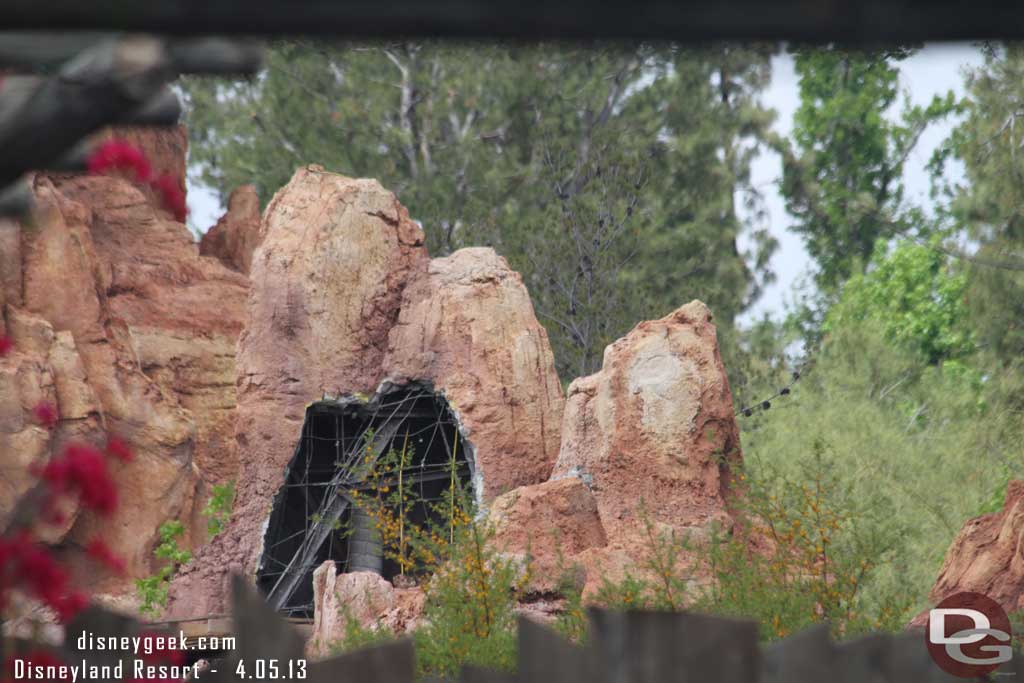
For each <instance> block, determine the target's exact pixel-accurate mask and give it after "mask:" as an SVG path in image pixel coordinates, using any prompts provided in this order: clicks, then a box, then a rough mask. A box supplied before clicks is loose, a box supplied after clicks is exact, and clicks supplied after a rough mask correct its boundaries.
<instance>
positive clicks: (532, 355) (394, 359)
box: [384, 248, 563, 502]
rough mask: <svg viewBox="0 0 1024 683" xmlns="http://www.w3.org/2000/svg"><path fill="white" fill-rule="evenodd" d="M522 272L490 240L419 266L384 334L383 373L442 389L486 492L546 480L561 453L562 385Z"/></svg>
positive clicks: (482, 490) (479, 486)
mask: <svg viewBox="0 0 1024 683" xmlns="http://www.w3.org/2000/svg"><path fill="white" fill-rule="evenodd" d="M554 364H555V361H554V356H553V355H552V352H551V345H550V343H549V342H548V336H547V332H546V331H545V330H544V328H543V327H541V325H540V323H538V322H537V318H536V317H535V315H534V311H533V304H532V303H531V302H530V295H529V293H528V292H527V291H526V287H525V286H523V281H522V278H520V277H519V274H518V273H516V272H515V271H513V270H512V269H510V268H509V266H508V263H507V262H506V261H505V259H503V258H502V257H500V256H498V255H497V254H496V253H494V250H492V249H483V248H474V249H462V250H460V251H457V252H455V253H454V254H452V255H451V256H449V257H447V258H438V259H434V260H432V261H431V262H430V264H429V266H428V267H427V268H426V269H425V270H423V271H420V272H419V273H417V275H416V277H414V278H413V279H412V281H411V282H410V284H409V286H408V287H407V288H406V290H405V294H404V296H403V297H402V308H401V313H400V314H399V317H398V323H397V324H396V325H395V327H394V328H393V329H392V330H391V334H390V336H389V338H388V353H387V355H386V357H385V359H384V374H385V376H386V377H389V378H394V379H399V380H411V379H428V380H431V381H433V383H434V386H435V387H436V388H437V389H439V390H441V391H443V392H444V394H445V396H446V398H447V399H448V403H449V405H450V406H451V407H452V409H453V410H454V411H455V412H456V413H457V414H458V416H459V421H460V422H461V423H462V427H463V430H464V432H465V433H466V436H467V437H468V438H469V440H470V441H471V442H472V444H473V446H474V448H475V449H476V450H475V460H476V474H477V477H478V482H477V492H478V494H479V495H480V496H481V497H482V500H483V501H485V502H490V501H491V500H492V499H493V498H495V497H496V496H498V495H499V494H501V493H504V492H505V491H510V490H512V489H514V488H516V487H518V486H523V485H526V484H533V483H537V482H541V481H544V480H545V479H547V478H548V477H549V476H550V474H551V467H552V466H553V465H554V462H555V457H556V456H557V454H558V444H559V424H560V422H561V419H562V408H563V398H562V387H561V384H560V383H559V381H558V375H557V374H556V372H555V370H554Z"/></svg>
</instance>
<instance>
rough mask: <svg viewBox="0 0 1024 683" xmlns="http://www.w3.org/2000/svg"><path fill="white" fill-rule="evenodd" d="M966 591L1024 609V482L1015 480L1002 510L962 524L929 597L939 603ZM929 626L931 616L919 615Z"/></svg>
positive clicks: (919, 622) (917, 622)
mask: <svg viewBox="0 0 1024 683" xmlns="http://www.w3.org/2000/svg"><path fill="white" fill-rule="evenodd" d="M962 591H973V592H975V593H982V594H983V595H987V596H988V597H990V598H992V599H993V600H995V601H996V602H998V603H999V604H1000V605H1001V606H1002V607H1003V609H1004V610H1006V611H1007V613H1013V612H1017V611H1020V610H1021V609H1024V481H1011V482H1010V484H1009V486H1008V487H1007V489H1006V500H1005V502H1004V503H1003V509H1002V510H1000V511H998V512H993V513H991V514H987V515H982V516H980V517H975V518H974V519H971V520H969V521H968V522H967V523H966V524H964V526H963V528H962V529H961V530H960V533H959V534H957V536H956V538H955V539H953V543H952V545H950V546H949V550H948V551H947V552H946V560H945V562H943V564H942V569H941V570H940V571H939V577H938V579H936V581H935V586H934V587H933V588H932V590H931V593H930V595H929V598H930V600H931V601H932V603H933V604H937V603H939V602H941V601H942V600H944V599H946V598H948V597H949V596H951V595H954V594H956V593H960V592H962ZM912 623H913V625H915V626H925V625H926V624H927V623H928V613H927V612H924V613H922V614H920V615H918V616H917V617H915V619H914V621H913V622H912Z"/></svg>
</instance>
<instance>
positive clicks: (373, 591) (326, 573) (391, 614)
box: [306, 562, 424, 657]
mask: <svg viewBox="0 0 1024 683" xmlns="http://www.w3.org/2000/svg"><path fill="white" fill-rule="evenodd" d="M313 601H314V606H315V617H314V619H313V632H312V633H311V634H310V636H309V640H308V641H307V644H306V652H307V654H308V655H309V656H311V657H326V656H328V655H330V654H331V648H332V647H333V646H336V645H338V644H340V643H341V642H342V641H343V640H344V638H345V635H346V630H347V629H348V627H349V624H350V622H352V621H354V622H355V623H357V624H358V625H359V627H360V628H361V629H364V630H376V629H383V630H385V631H387V632H388V633H393V634H396V635H401V634H403V633H406V632H408V631H411V630H413V629H414V628H415V627H416V625H417V623H418V621H419V619H420V618H421V616H422V614H423V602H424V593H423V591H422V590H421V589H420V588H418V587H413V588H395V587H394V586H393V585H392V584H391V582H390V581H387V580H385V579H384V578H383V577H381V576H380V575H378V574H373V573H371V572H352V573H350V574H338V573H337V568H336V567H335V565H334V562H324V563H323V564H322V565H320V566H319V567H317V569H316V570H315V571H314V572H313Z"/></svg>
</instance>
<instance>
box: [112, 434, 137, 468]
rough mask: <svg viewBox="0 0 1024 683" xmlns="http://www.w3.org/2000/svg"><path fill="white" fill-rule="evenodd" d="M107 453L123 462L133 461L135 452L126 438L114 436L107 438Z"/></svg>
mask: <svg viewBox="0 0 1024 683" xmlns="http://www.w3.org/2000/svg"><path fill="white" fill-rule="evenodd" d="M107 455H109V456H112V457H114V458H117V459H118V460H120V461H121V462H131V461H132V458H134V457H135V454H134V453H132V449H131V447H130V446H129V445H128V444H127V442H125V440H124V439H122V438H120V437H117V436H112V437H110V438H109V439H108V440H107Z"/></svg>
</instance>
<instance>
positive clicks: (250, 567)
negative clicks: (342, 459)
mask: <svg viewBox="0 0 1024 683" xmlns="http://www.w3.org/2000/svg"><path fill="white" fill-rule="evenodd" d="M263 229H264V232H265V237H264V239H263V242H262V243H261V245H260V246H259V247H258V248H257V250H256V253H255V256H254V258H253V265H252V271H251V278H252V289H251V294H250V299H249V322H248V324H247V327H246V330H245V332H244V333H243V334H242V337H241V339H240V342H239V357H238V364H239V403H238V421H237V438H238V444H239V448H240V452H241V453H243V454H244V458H243V462H242V476H241V479H240V485H239V488H238V496H237V499H236V504H235V509H234V512H233V515H232V519H231V522H230V525H229V528H228V529H227V531H226V532H225V533H224V534H223V536H221V537H219V538H218V539H216V540H215V542H214V543H213V544H212V545H211V546H210V547H209V548H204V549H203V550H202V551H201V552H200V553H199V555H198V556H197V557H196V559H195V560H194V561H193V563H192V564H190V565H189V566H188V567H186V568H184V569H183V570H182V572H181V574H180V575H179V576H178V577H177V578H176V579H175V581H174V583H173V585H172V588H171V601H170V606H169V614H170V615H172V616H175V617H185V616H194V615H200V614H208V613H213V612H217V611H219V610H221V609H223V606H224V601H225V598H226V596H227V577H228V572H229V571H239V572H241V573H243V574H245V575H249V576H252V575H253V574H254V573H255V571H256V566H257V562H258V559H259V556H260V553H261V551H262V545H263V533H264V526H265V524H266V521H267V518H268V515H269V512H270V508H271V505H272V502H273V498H274V495H275V494H276V493H277V491H278V489H279V487H280V486H281V485H282V484H283V483H284V471H285V467H286V466H287V465H288V463H289V462H290V461H291V458H292V456H293V454H294V451H295V445H296V443H297V441H298V439H299V436H300V433H301V428H302V422H303V419H304V417H305V409H306V406H307V405H308V404H309V403H310V402H312V401H316V400H320V399H321V398H323V396H324V395H325V394H328V395H330V396H335V397H337V396H342V395H353V394H370V393H373V392H374V391H375V390H376V389H377V388H378V386H379V385H380V384H381V383H382V382H383V381H384V380H389V381H397V382H402V381H406V380H425V381H430V382H432V383H433V384H434V386H435V387H436V388H437V389H439V390H440V391H443V392H444V394H445V396H446V398H447V399H448V402H449V405H450V406H451V407H452V408H453V410H454V411H455V412H456V413H457V414H458V416H459V419H460V421H461V422H462V427H463V431H464V433H465V434H466V436H467V438H468V439H469V440H470V441H471V443H472V446H473V453H474V458H475V464H476V473H477V488H478V494H479V495H480V496H481V497H482V498H483V499H484V500H489V499H490V498H493V497H494V496H495V495H497V494H498V493H500V492H502V491H503V490H507V489H510V488H513V487H515V486H518V485H521V484H530V483H539V482H541V481H544V480H545V479H546V478H547V476H548V474H549V473H550V470H551V465H552V463H553V462H554V458H555V455H556V452H557V447H558V440H559V436H558V425H559V421H560V419H561V414H562V394H561V386H560V384H559V382H558V377H557V375H556V374H555V370H554V360H553V356H552V354H551V349H550V346H549V344H548V340H547V335H546V334H545V332H544V330H543V328H542V327H541V326H540V324H539V323H538V322H537V320H536V318H535V317H534V313H533V307H532V305H531V303H530V300H529V296H528V295H527V292H526V289H525V287H524V286H523V284H522V281H521V279H520V278H519V276H518V275H517V274H516V273H514V272H513V271H511V270H510V269H509V268H508V264H507V263H506V262H505V260H504V259H502V258H500V257H498V256H497V255H496V254H495V253H494V252H493V251H491V250H489V249H466V250H462V251H460V252H457V253H456V254H453V255H452V256H450V257H447V258H441V259H435V260H433V261H430V260H429V259H428V258H427V255H426V251H425V249H424V247H423V233H422V231H421V230H420V228H419V227H418V226H417V225H416V223H414V222H413V221H411V220H410V219H409V216H408V212H407V211H406V210H405V208H403V207H402V206H401V204H399V203H398V200H397V199H396V198H395V197H394V195H393V194H391V193H390V192H386V191H385V190H384V189H383V188H381V186H380V185H379V184H378V183H377V182H376V181H371V180H352V179H350V178H345V177H343V176H339V175H336V174H333V173H327V172H325V171H324V170H323V169H322V168H319V167H309V168H307V169H300V170H299V171H298V172H296V174H295V176H294V177H293V178H292V180H291V182H290V183H289V184H288V185H287V186H286V187H285V188H284V189H282V190H281V191H280V192H278V193H277V195H276V196H275V197H274V199H273V201H271V203H270V205H269V206H268V207H267V211H266V214H265V218H264V228H263Z"/></svg>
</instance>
